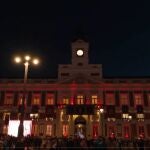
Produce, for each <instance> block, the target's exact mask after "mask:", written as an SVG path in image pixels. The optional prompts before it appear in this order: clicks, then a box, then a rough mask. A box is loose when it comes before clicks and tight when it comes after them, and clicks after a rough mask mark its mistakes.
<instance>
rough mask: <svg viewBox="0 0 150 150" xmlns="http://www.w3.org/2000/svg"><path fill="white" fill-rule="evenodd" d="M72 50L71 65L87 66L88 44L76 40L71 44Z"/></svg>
mask: <svg viewBox="0 0 150 150" xmlns="http://www.w3.org/2000/svg"><path fill="white" fill-rule="evenodd" d="M71 48H72V65H74V66H84V65H87V64H88V59H89V58H88V50H89V43H87V42H85V41H83V40H80V39H79V40H77V41H75V42H73V43H72V44H71Z"/></svg>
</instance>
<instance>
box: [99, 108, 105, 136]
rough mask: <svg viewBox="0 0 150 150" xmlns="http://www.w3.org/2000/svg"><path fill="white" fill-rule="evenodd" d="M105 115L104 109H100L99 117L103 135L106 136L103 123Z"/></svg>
mask: <svg viewBox="0 0 150 150" xmlns="http://www.w3.org/2000/svg"><path fill="white" fill-rule="evenodd" d="M103 113H104V109H103V108H100V109H99V116H100V128H101V135H102V136H104V131H103V130H104V127H103V121H104V116H103Z"/></svg>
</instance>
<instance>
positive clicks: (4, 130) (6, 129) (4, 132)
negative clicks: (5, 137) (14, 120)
mask: <svg viewBox="0 0 150 150" xmlns="http://www.w3.org/2000/svg"><path fill="white" fill-rule="evenodd" d="M7 133H8V126H7V125H3V134H7Z"/></svg>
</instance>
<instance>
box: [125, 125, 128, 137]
mask: <svg viewBox="0 0 150 150" xmlns="http://www.w3.org/2000/svg"><path fill="white" fill-rule="evenodd" d="M124 137H125V138H129V127H128V126H124Z"/></svg>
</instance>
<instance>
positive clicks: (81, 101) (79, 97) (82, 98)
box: [77, 95, 84, 104]
mask: <svg viewBox="0 0 150 150" xmlns="http://www.w3.org/2000/svg"><path fill="white" fill-rule="evenodd" d="M77 104H84V97H83V95H78V96H77Z"/></svg>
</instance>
